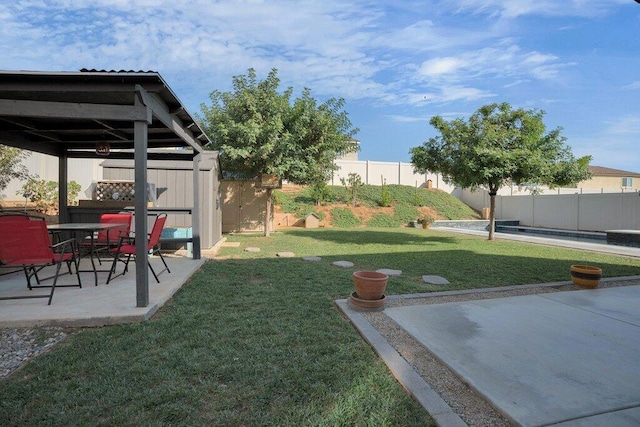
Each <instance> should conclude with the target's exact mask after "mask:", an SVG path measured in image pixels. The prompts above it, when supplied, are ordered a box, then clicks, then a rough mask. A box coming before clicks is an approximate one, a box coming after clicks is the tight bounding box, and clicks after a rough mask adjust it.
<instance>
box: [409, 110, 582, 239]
mask: <svg viewBox="0 0 640 427" xmlns="http://www.w3.org/2000/svg"><path fill="white" fill-rule="evenodd" d="M543 116H544V111H541V110H524V109H517V110H512V109H511V106H510V105H509V104H508V103H506V102H505V103H501V104H495V103H494V104H489V105H485V106H483V107H480V108H479V109H478V111H476V112H475V113H474V114H472V115H471V117H470V118H469V120H468V121H464V120H463V119H460V118H458V119H455V120H452V121H449V122H447V121H446V120H444V119H443V118H442V117H440V116H434V117H432V118H431V120H430V122H429V123H430V124H431V125H432V126H433V127H434V128H436V130H437V131H438V132H440V135H439V136H436V137H433V138H430V139H429V140H428V141H426V142H425V143H424V144H423V145H421V146H418V147H414V148H412V149H411V150H410V154H411V163H412V164H413V167H414V169H415V171H416V172H420V173H425V172H427V171H431V172H440V173H442V175H443V178H444V179H445V180H447V181H448V182H451V183H454V184H455V185H457V186H460V187H462V188H470V189H474V188H478V187H484V188H486V189H487V190H488V192H489V196H490V200H491V207H490V226H489V240H493V239H494V231H495V196H496V194H497V193H498V190H499V189H500V188H501V187H502V186H504V185H507V184H510V183H515V184H524V183H536V184H545V185H549V186H551V187H554V186H562V185H570V184H575V183H577V182H579V181H583V180H585V179H588V178H589V177H590V176H591V174H590V173H589V171H588V169H587V166H588V165H589V162H590V161H591V156H585V157H582V158H579V159H576V158H574V156H573V154H572V153H571V150H570V148H569V147H568V146H567V145H565V141H566V138H565V137H563V136H561V128H556V129H554V130H552V131H550V132H548V133H545V132H546V127H545V125H544V123H543V121H542V118H543Z"/></svg>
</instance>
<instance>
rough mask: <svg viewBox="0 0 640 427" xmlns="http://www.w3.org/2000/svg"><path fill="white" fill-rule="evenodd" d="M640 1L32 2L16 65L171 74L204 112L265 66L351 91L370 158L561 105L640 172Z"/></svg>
mask: <svg viewBox="0 0 640 427" xmlns="http://www.w3.org/2000/svg"><path fill="white" fill-rule="evenodd" d="M638 34H640V4H637V3H636V2H635V1H634V0H537V1H527V0H420V1H418V0H416V1H403V0H389V1H386V0H385V1H366V0H350V1H334V0H318V1H310V0H291V1H285V0H273V1H259V0H247V1H226V0H222V1H211V0H171V1H169V0H24V1H23V0H17V1H11V2H2V5H1V6H0V51H1V52H2V55H0V69H4V70H45V71H77V70H79V69H81V68H90V69H92V68H95V69H107V70H121V69H124V70H153V71H157V72H159V73H160V74H161V75H162V77H163V78H164V79H165V81H166V82H167V83H168V84H169V86H170V87H171V88H172V89H173V91H174V92H175V93H176V95H177V96H178V97H179V98H180V99H181V101H182V102H183V103H184V104H185V105H186V106H187V109H188V110H189V111H190V112H191V114H192V115H195V114H197V113H200V105H201V104H202V103H207V104H208V102H209V94H210V93H211V92H212V91H213V90H222V91H228V90H231V78H232V76H234V75H238V74H246V72H247V69H248V68H249V67H253V68H255V69H256V71H257V73H258V76H259V78H260V79H263V78H265V77H266V75H267V73H268V72H269V70H270V69H271V68H277V69H278V76H279V77H280V79H281V84H282V89H283V90H284V89H285V88H286V87H288V86H292V87H293V88H294V89H296V91H298V92H299V91H300V90H302V88H303V87H309V88H310V89H311V93H312V96H314V97H315V98H316V99H318V100H319V101H323V100H325V99H327V98H329V97H342V98H344V99H345V101H346V106H345V109H346V111H348V112H349V117H350V119H351V121H352V123H353V125H354V126H355V127H358V128H359V129H360V132H359V133H358V134H357V135H356V138H357V139H359V140H360V141H361V152H360V154H359V156H360V159H362V160H377V161H397V162H408V161H409V160H410V157H409V149H410V148H411V147H415V146H417V145H420V144H422V142H424V141H425V140H427V139H428V138H429V137H432V136H434V135H435V131H434V129H433V128H432V127H431V126H430V125H429V119H430V118H431V117H432V116H434V115H440V116H443V117H445V118H446V119H453V118H457V117H464V118H466V117H468V116H469V115H470V114H471V113H473V112H474V111H476V110H477V109H478V108H479V107H480V106H482V105H484V104H488V103H492V102H503V101H507V102H509V103H510V104H511V105H512V106H513V107H515V108H519V107H522V108H526V109H534V108H535V109H541V110H544V111H546V115H545V123H546V125H547V127H548V129H552V128H555V127H558V126H560V127H562V128H563V129H564V130H563V135H564V136H565V137H567V144H568V145H569V146H570V147H571V148H572V150H573V153H574V154H575V155H576V156H583V155H587V154H590V155H592V156H593V158H594V159H593V161H592V164H593V165H598V166H606V167H612V168H617V169H623V170H629V171H633V172H640V146H639V145H640V73H639V72H638V70H640V37H638Z"/></svg>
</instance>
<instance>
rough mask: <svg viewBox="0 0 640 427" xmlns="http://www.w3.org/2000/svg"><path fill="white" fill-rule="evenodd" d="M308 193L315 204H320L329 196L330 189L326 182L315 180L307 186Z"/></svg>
mask: <svg viewBox="0 0 640 427" xmlns="http://www.w3.org/2000/svg"><path fill="white" fill-rule="evenodd" d="M309 193H310V195H311V197H312V198H313V200H314V204H315V205H321V204H322V203H324V202H325V201H327V200H328V199H330V198H331V189H330V188H329V186H328V185H327V183H326V182H324V181H323V182H317V183H315V184H313V185H312V186H311V187H310V188H309Z"/></svg>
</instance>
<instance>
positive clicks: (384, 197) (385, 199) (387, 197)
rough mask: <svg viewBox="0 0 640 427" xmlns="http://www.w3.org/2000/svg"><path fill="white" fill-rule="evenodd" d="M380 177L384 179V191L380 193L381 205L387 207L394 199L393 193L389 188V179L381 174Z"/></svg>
mask: <svg viewBox="0 0 640 427" xmlns="http://www.w3.org/2000/svg"><path fill="white" fill-rule="evenodd" d="M380 179H381V180H382V193H381V194H380V206H383V207H387V206H391V202H392V201H393V199H392V198H391V194H389V189H388V188H387V180H386V179H384V177H383V176H382V175H380Z"/></svg>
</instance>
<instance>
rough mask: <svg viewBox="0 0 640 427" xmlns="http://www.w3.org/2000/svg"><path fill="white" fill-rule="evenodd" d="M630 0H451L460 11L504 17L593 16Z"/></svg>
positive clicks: (453, 5) (452, 4) (607, 11)
mask: <svg viewBox="0 0 640 427" xmlns="http://www.w3.org/2000/svg"><path fill="white" fill-rule="evenodd" d="M625 3H627V4H628V3H629V1H628V0H562V1H558V0H537V1H523V0H449V1H448V4H449V5H450V7H452V8H455V9H457V10H458V11H467V12H468V11H471V12H474V13H484V14H489V15H491V16H495V15H499V16H500V17H502V18H508V19H512V18H518V17H520V16H527V15H539V16H580V17H593V16H600V15H603V14H606V13H609V12H610V11H611V10H612V9H613V8H614V7H615V6H618V5H623V4H625Z"/></svg>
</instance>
